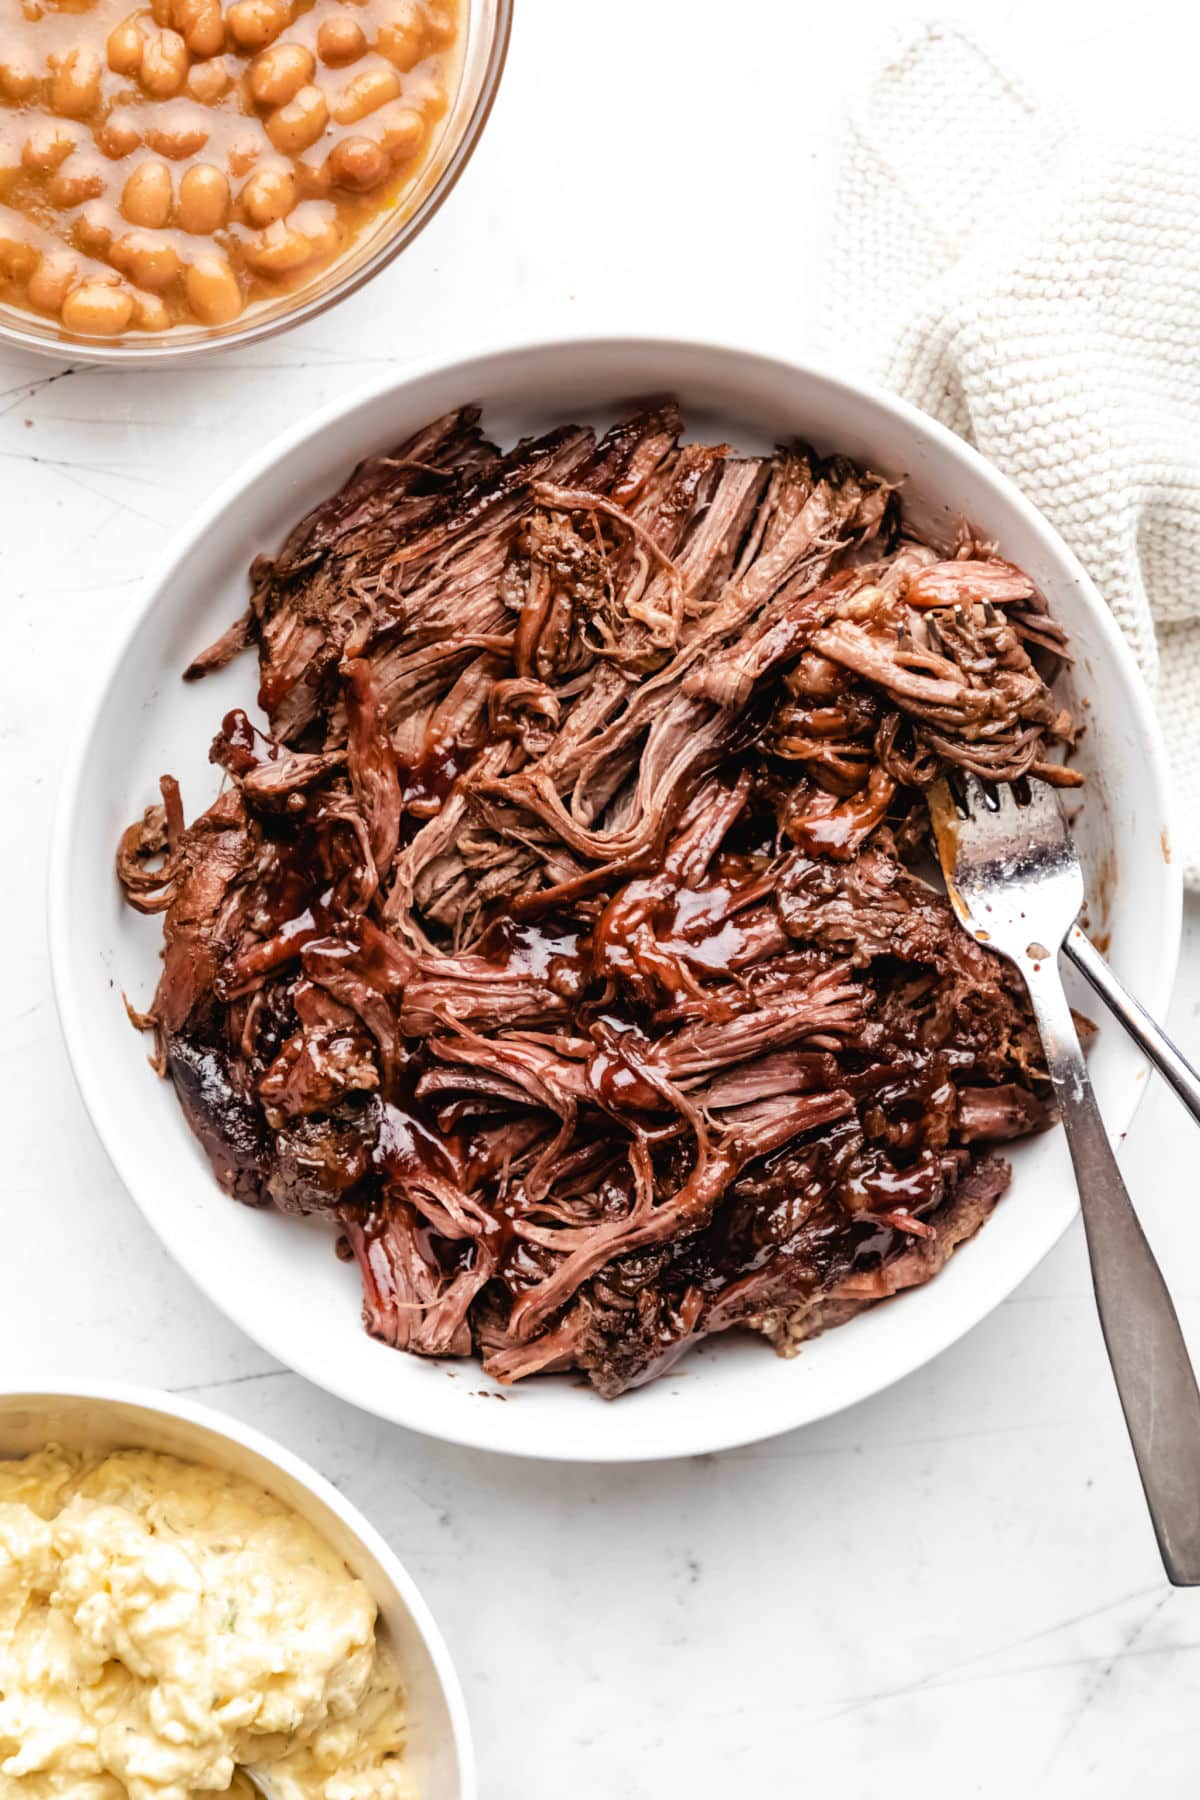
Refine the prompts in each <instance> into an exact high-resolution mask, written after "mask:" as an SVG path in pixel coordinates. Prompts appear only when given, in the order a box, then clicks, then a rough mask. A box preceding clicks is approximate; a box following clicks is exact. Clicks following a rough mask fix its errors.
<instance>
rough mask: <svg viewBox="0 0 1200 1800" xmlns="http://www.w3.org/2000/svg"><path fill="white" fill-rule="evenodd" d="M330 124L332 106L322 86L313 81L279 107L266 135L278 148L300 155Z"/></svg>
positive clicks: (274, 113) (269, 122) (293, 154)
mask: <svg viewBox="0 0 1200 1800" xmlns="http://www.w3.org/2000/svg"><path fill="white" fill-rule="evenodd" d="M328 123H329V107H328V105H327V104H326V100H325V96H324V94H323V93H322V92H321V90H320V88H319V87H314V86H313V85H312V84H311V83H310V84H309V86H308V87H302V88H301V89H300V92H299V93H298V94H297V95H296V96H295V98H294V99H292V100H289V101H288V103H287V105H286V106H281V107H279V108H278V109H277V110H276V111H275V112H273V113H272V114H271V116H270V118H269V119H268V120H267V136H268V137H269V138H270V140H271V142H272V143H273V144H274V146H275V148H276V149H277V150H282V151H284V152H286V153H287V154H289V155H291V156H299V154H300V152H301V151H302V150H307V149H308V147H309V145H310V144H315V143H316V141H317V139H318V138H319V137H320V135H321V133H322V132H323V131H324V129H325V127H326V125H327V124H328Z"/></svg>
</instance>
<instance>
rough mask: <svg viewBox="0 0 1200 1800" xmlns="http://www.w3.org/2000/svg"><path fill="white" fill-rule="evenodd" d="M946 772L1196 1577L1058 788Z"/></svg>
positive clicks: (1192, 1406) (1166, 1341)
mask: <svg viewBox="0 0 1200 1800" xmlns="http://www.w3.org/2000/svg"><path fill="white" fill-rule="evenodd" d="M1022 786H1023V788H1024V790H1025V797H1026V803H1025V804H1023V805H1022V804H1020V803H1019V799H1018V795H1017V794H1016V793H1015V792H1014V790H1013V789H1012V788H1011V787H1007V786H1002V787H999V788H995V789H993V788H991V787H985V786H984V784H983V783H982V782H980V781H977V780H976V779H975V777H974V776H968V777H967V778H966V783H965V800H964V809H960V808H959V807H957V806H956V805H955V803H954V800H953V798H952V796H951V794H950V791H949V789H948V787H947V786H946V784H945V783H944V782H939V783H937V784H936V786H935V788H934V789H933V790H931V795H930V808H929V810H930V814H931V816H932V819H933V827H934V835H935V837H936V839H937V845H938V853H939V855H940V858H941V863H942V870H943V873H944V874H945V877H946V886H947V888H948V890H949V895H950V899H951V902H952V903H953V906H954V909H955V911H956V912H957V914H958V916H959V919H960V920H961V921H962V923H963V925H964V926H965V927H966V929H967V930H968V931H969V932H971V934H972V935H973V936H974V937H975V938H977V939H978V940H979V942H980V943H985V944H988V945H990V946H991V948H992V949H994V950H998V951H999V952H1000V954H1001V955H1002V956H1006V957H1008V959H1009V961H1010V962H1013V963H1015V964H1016V966H1017V968H1018V969H1019V970H1020V972H1021V975H1022V976H1023V978H1024V981H1025V985H1026V987H1027V988H1028V989H1029V998H1030V1000H1031V1001H1032V1003H1033V1011H1034V1016H1035V1017H1036V1019H1037V1023H1038V1029H1039V1031H1040V1032H1041V1036H1042V1044H1043V1047H1044V1048H1045V1052H1046V1066H1047V1068H1048V1069H1049V1072H1050V1079H1051V1081H1052V1082H1053V1084H1054V1090H1055V1097H1056V1099H1057V1101H1058V1107H1059V1112H1060V1114H1061V1116H1062V1122H1063V1126H1064V1129H1065V1131H1066V1134H1067V1146H1068V1148H1069V1150H1070V1152H1071V1161H1072V1162H1073V1163H1074V1165H1075V1179H1076V1182H1077V1184H1078V1187H1079V1199H1080V1205H1081V1208H1082V1211H1083V1223H1084V1229H1085V1232H1086V1235H1087V1246H1088V1255H1089V1256H1090V1258H1091V1264H1092V1285H1093V1287H1094V1288H1095V1293H1096V1306H1097V1309H1098V1311H1099V1314H1100V1325H1101V1328H1102V1330H1103V1332H1104V1341H1105V1344H1106V1346H1107V1348H1108V1357H1109V1361H1110V1363H1111V1364H1112V1370H1113V1375H1114V1377H1115V1378H1116V1383H1117V1392H1118V1394H1119V1395H1120V1398H1121V1406H1122V1408H1123V1410H1124V1413H1125V1423H1126V1425H1127V1426H1128V1428H1129V1436H1130V1440H1131V1442H1132V1444H1133V1454H1134V1456H1135V1457H1136V1459H1137V1466H1138V1473H1139V1474H1140V1476H1141V1478H1142V1487H1143V1489H1144V1490H1145V1494H1146V1502H1147V1505H1148V1506H1149V1509H1150V1517H1151V1519H1152V1521H1153V1523H1154V1530H1155V1534H1156V1536H1157V1538H1158V1547H1159V1550H1160V1552H1161V1554H1162V1559H1163V1564H1164V1566H1165V1568H1166V1571H1167V1575H1168V1577H1169V1578H1170V1580H1171V1581H1172V1582H1174V1584H1175V1585H1176V1586H1177V1587H1196V1586H1200V1389H1197V1386H1196V1377H1195V1375H1194V1374H1193V1372H1192V1365H1191V1362H1190V1361H1189V1359H1188V1352H1187V1345H1186V1344H1185V1342H1184V1338H1183V1333H1182V1331H1181V1330H1180V1328H1179V1320H1178V1318H1177V1317H1176V1314H1175V1308H1174V1306H1173V1305H1172V1303H1171V1296H1170V1294H1169V1293H1168V1292H1167V1285H1166V1282H1165V1281H1164V1280H1163V1278H1162V1273H1161V1271H1160V1269H1159V1267H1158V1264H1157V1263H1156V1262H1155V1260H1154V1254H1153V1252H1152V1251H1151V1249H1150V1246H1149V1244H1148V1243H1147V1242H1146V1239H1145V1236H1144V1234H1143V1232H1142V1228H1141V1225H1140V1224H1139V1223H1138V1218H1137V1214H1136V1213H1135V1212H1134V1210H1133V1205H1132V1203H1131V1201H1130V1198H1129V1194H1128V1192H1127V1190H1126V1187H1125V1183H1124V1182H1123V1181H1122V1179H1121V1175H1120V1171H1119V1170H1118V1168H1117V1163H1116V1158H1115V1157H1114V1155H1113V1153H1112V1147H1111V1146H1110V1144H1109V1141H1108V1134H1107V1132H1106V1131H1105V1129H1104V1121H1103V1120H1102V1119H1101V1117H1100V1111H1099V1108H1098V1107H1097V1105H1096V1100H1095V1096H1094V1095H1093V1093H1092V1086H1091V1082H1090V1081H1089V1080H1088V1073H1087V1066H1086V1064H1085V1062H1084V1060H1083V1052H1082V1050H1081V1049H1080V1046H1079V1038H1078V1036H1077V1034H1076V1031H1075V1023H1074V1020H1073V1019H1072V1017H1071V1008H1070V1006H1069V1005H1068V1004H1067V997H1066V994H1065V993H1064V992H1063V985H1062V979H1061V977H1060V975H1059V972H1058V952H1059V949H1060V947H1061V945H1062V943H1063V940H1064V938H1065V937H1066V936H1067V933H1068V932H1069V931H1070V930H1071V928H1072V926H1073V925H1074V923H1075V920H1076V918H1077V917H1078V915H1079V909H1080V907H1081V906H1082V905H1083V872H1082V870H1081V868H1080V866H1079V859H1078V857H1077V856H1076V854H1075V849H1074V846H1073V844H1072V843H1071V838H1070V833H1069V832H1068V830H1067V822H1066V819H1065V818H1064V816H1063V812H1062V808H1061V807H1060V805H1059V801H1058V795H1057V793H1056V791H1055V790H1054V789H1053V788H1052V787H1050V786H1048V785H1047V784H1046V783H1045V782H1040V781H1029V782H1026V783H1023V784H1022Z"/></svg>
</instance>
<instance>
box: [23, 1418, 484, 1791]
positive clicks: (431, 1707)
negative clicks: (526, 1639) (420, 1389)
mask: <svg viewBox="0 0 1200 1800" xmlns="http://www.w3.org/2000/svg"><path fill="white" fill-rule="evenodd" d="M47 1443H56V1444H62V1445H63V1446H64V1447H65V1448H66V1449H68V1450H80V1451H83V1452H84V1453H85V1454H89V1453H90V1454H100V1455H107V1454H108V1453H109V1452H110V1451H112V1450H127V1449H138V1450H155V1451H159V1452H161V1453H163V1454H165V1455H168V1456H179V1457H183V1458H185V1459H186V1460H188V1461H190V1462H198V1463H203V1464H206V1465H208V1466H209V1467H212V1468H218V1469H225V1470H228V1472H229V1473H230V1474H232V1475H240V1476H242V1477H243V1478H244V1479H245V1480H246V1481H252V1482H255V1483H256V1484H257V1485H258V1486H259V1487H260V1488H262V1489H264V1490H265V1491H266V1492H267V1493H268V1494H272V1495H273V1496H274V1497H275V1498H276V1499H277V1500H281V1501H282V1502H283V1503H284V1505H285V1506H289V1507H290V1508H291V1509H292V1511H293V1512H295V1513H298V1514H299V1515H300V1517H301V1518H302V1519H306V1520H307V1521H308V1523H309V1524H310V1525H311V1526H313V1528H314V1529H315V1530H316V1531H319V1532H320V1533H321V1535H322V1537H324V1538H325V1539H326V1540H327V1541H328V1542H329V1543H330V1544H332V1545H333V1547H334V1549H335V1550H337V1551H338V1552H339V1553H340V1555H341V1556H342V1557H343V1558H344V1560H345V1562H346V1565H347V1567H348V1568H350V1569H352V1570H353V1572H354V1573H355V1574H356V1575H357V1576H359V1578H360V1579H361V1580H362V1581H364V1582H365V1583H366V1585H367V1587H368V1588H369V1590H370V1592H371V1594H372V1595H373V1596H374V1599H375V1602H376V1605H377V1606H378V1608H379V1615H380V1618H381V1619H382V1621H383V1623H384V1626H385V1627H386V1631H387V1635H388V1638H389V1640H390V1643H391V1646H392V1648H393V1650H394V1652H395V1654H396V1656H397V1658H398V1660H399V1663H400V1668H401V1671H402V1673H403V1678H404V1685H405V1693H406V1698H407V1712H408V1724H409V1742H408V1761H409V1766H410V1768H411V1770H412V1773H413V1775H414V1778H415V1779H416V1782H417V1791H418V1793H419V1794H420V1795H421V1800H476V1795H477V1793H478V1789H477V1786H476V1780H475V1758H474V1752H473V1750H472V1747H471V1728H470V1725H469V1724H468V1722H467V1709H466V1704H465V1702H464V1700H463V1696H462V1690H461V1688H460V1687H459V1684H458V1676H457V1675H456V1674H455V1672H454V1666H453V1664H452V1663H451V1661H450V1653H449V1651H448V1650H447V1649H446V1646H445V1644H444V1643H443V1641H442V1636H441V1633H440V1632H439V1630H438V1628H437V1625H436V1624H435V1623H434V1620H433V1616H432V1614H431V1613H430V1611H429V1608H428V1607H427V1606H426V1604H425V1602H424V1600H423V1599H422V1598H421V1595H420V1593H419V1592H418V1591H417V1587H416V1584H415V1583H414V1581H413V1579H412V1577H411V1576H410V1575H409V1574H408V1572H407V1570H406V1569H405V1568H404V1566H403V1564H402V1563H401V1562H400V1560H399V1558H398V1557H397V1556H395V1554H394V1553H393V1552H392V1551H391V1550H390V1549H389V1548H388V1546H387V1544H385V1543H384V1541H383V1539H382V1538H381V1537H380V1535H379V1533H378V1532H377V1531H376V1530H375V1529H374V1527H373V1526H371V1525H369V1524H368V1523H367V1521H366V1519H364V1518H363V1516H362V1514H361V1513H360V1512H359V1511H358V1510H357V1509H356V1508H355V1507H353V1506H351V1505H350V1502H349V1501H348V1500H345V1499H343V1498H342V1496H341V1494H339V1493H338V1491H337V1489H336V1488H334V1487H331V1486H330V1484H329V1482H327V1481H325V1480H324V1479H323V1477H321V1476H320V1475H318V1474H317V1473H316V1471H315V1469H310V1468H309V1467H308V1465H307V1463H304V1462H302V1461H301V1460H300V1458H299V1457H298V1456H293V1455H292V1454H291V1452H290V1451H288V1450H285V1449H284V1448H283V1447H282V1445H280V1444H276V1443H273V1442H272V1440H271V1439H270V1438H267V1437H263V1435H262V1434H261V1432H257V1431H252V1430H251V1429H250V1428H249V1427H248V1426H246V1425H240V1424H238V1422H237V1421H236V1420H235V1419H228V1418H224V1417H222V1416H221V1415H220V1414H218V1413H214V1412H210V1411H209V1410H208V1409H207V1407H203V1406H192V1405H191V1404H190V1403H187V1402H185V1401H182V1400H178V1399H176V1398H175V1396H174V1395H172V1394H166V1393H160V1392H157V1391H155V1390H153V1389H149V1388H136V1387H121V1386H118V1385H116V1384H111V1385H110V1384H108V1383H105V1384H99V1383H96V1384H91V1383H89V1384H87V1385H84V1386H80V1387H72V1388H69V1389H67V1388H63V1387H62V1386H60V1385H59V1384H58V1383H57V1382H47V1383H46V1384H45V1386H35V1385H32V1384H31V1385H30V1386H29V1387H28V1388H25V1389H22V1390H21V1391H20V1392H14V1393H0V1458H3V1457H15V1456H28V1455H29V1454H30V1453H31V1452H33V1451H36V1450H41V1449H43V1448H44V1446H45V1445H46V1444H47Z"/></svg>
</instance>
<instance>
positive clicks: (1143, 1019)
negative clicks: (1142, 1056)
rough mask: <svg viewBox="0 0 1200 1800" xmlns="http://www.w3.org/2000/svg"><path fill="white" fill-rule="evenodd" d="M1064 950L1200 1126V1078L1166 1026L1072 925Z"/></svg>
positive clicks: (1088, 939) (1077, 928)
mask: <svg viewBox="0 0 1200 1800" xmlns="http://www.w3.org/2000/svg"><path fill="white" fill-rule="evenodd" d="M1063 949H1064V950H1065V951H1066V953H1067V955H1068V956H1069V957H1070V959H1071V961H1072V962H1073V963H1074V964H1075V967H1076V968H1077V969H1078V970H1079V972H1080V974H1081V975H1084V976H1086V978H1087V980H1088V981H1090V982H1091V984H1092V986H1093V987H1094V988H1095V990H1096V992H1097V993H1098V994H1099V996H1100V998H1101V999H1102V1000H1103V1001H1104V1003H1105V1005H1106V1006H1108V1007H1110V1008H1111V1010H1112V1011H1113V1013H1114V1014H1115V1015H1116V1017H1117V1018H1118V1019H1119V1020H1120V1021H1121V1024H1122V1025H1123V1026H1124V1027H1125V1029H1126V1031H1127V1032H1128V1033H1129V1035H1130V1037H1131V1038H1132V1039H1133V1041H1134V1043H1135V1044H1137V1045H1138V1046H1139V1048H1140V1049H1142V1050H1144V1051H1145V1053H1146V1055H1147V1056H1148V1057H1149V1058H1150V1061H1151V1062H1152V1063H1153V1064H1154V1066H1155V1068H1156V1069H1157V1070H1158V1072H1159V1074H1160V1075H1161V1076H1162V1077H1163V1079H1164V1080H1165V1081H1169V1082H1170V1084H1171V1086H1172V1087H1173V1088H1174V1089H1175V1092H1176V1093H1177V1094H1178V1095H1179V1098H1180V1099H1181V1100H1182V1101H1183V1104H1184V1105H1185V1106H1186V1107H1187V1109H1188V1111H1189V1112H1190V1113H1191V1115H1192V1117H1193V1119H1195V1121H1196V1123H1197V1124H1198V1125H1200V1075H1197V1073H1196V1071H1195V1069H1193V1067H1192V1065H1191V1063H1190V1062H1188V1061H1187V1059H1186V1057H1183V1056H1181V1055H1180V1053H1179V1051H1178V1050H1177V1049H1176V1048H1175V1046H1174V1044H1173V1043H1172V1042H1171V1040H1170V1038H1169V1037H1168V1036H1167V1034H1166V1032H1165V1031H1164V1030H1163V1028H1162V1026H1161V1025H1159V1024H1158V1023H1157V1021H1156V1020H1154V1019H1152V1018H1151V1017H1150V1014H1149V1013H1148V1012H1147V1011H1146V1009H1145V1007H1144V1006H1142V1004H1141V1003H1140V1001H1137V1000H1135V999H1134V997H1133V995H1132V994H1130V993H1128V992H1127V991H1126V990H1125V988H1123V987H1122V986H1121V983H1120V982H1119V981H1118V980H1117V978H1116V976H1115V975H1114V974H1113V972H1112V970H1111V969H1110V968H1109V966H1108V964H1107V963H1106V962H1105V960H1104V958H1103V957H1102V956H1101V954H1100V952H1099V951H1098V950H1097V949H1096V946H1095V945H1094V944H1093V943H1092V941H1091V939H1090V938H1088V937H1085V936H1084V934H1083V932H1082V931H1081V930H1080V929H1079V927H1078V925H1072V927H1071V929H1070V931H1068V933H1067V935H1066V939H1065V940H1064V943H1063Z"/></svg>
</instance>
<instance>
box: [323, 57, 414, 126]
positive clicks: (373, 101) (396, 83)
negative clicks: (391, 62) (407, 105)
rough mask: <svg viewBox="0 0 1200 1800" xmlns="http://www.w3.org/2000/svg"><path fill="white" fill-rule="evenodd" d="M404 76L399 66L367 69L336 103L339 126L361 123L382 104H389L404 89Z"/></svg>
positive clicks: (340, 95) (334, 105) (348, 86)
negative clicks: (398, 71) (360, 121)
mask: <svg viewBox="0 0 1200 1800" xmlns="http://www.w3.org/2000/svg"><path fill="white" fill-rule="evenodd" d="M400 86H401V83H400V77H399V76H398V75H397V73H396V71H395V69H390V68H387V67H386V66H385V65H383V64H379V65H377V66H376V67H375V68H373V69H364V70H363V72H362V74H361V75H356V76H355V77H354V80H353V81H350V82H348V83H347V84H346V86H345V87H344V88H343V89H342V91H341V93H340V94H339V95H338V97H337V99H336V100H335V101H334V103H333V116H334V118H335V119H336V120H337V122H338V124H339V125H357V124H358V121H359V120H360V119H365V118H366V116H367V114H368V113H372V112H374V111H375V109H376V107H378V106H385V105H386V104H387V102H388V101H389V100H394V99H395V98H396V96H397V94H398V93H399V92H400Z"/></svg>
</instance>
